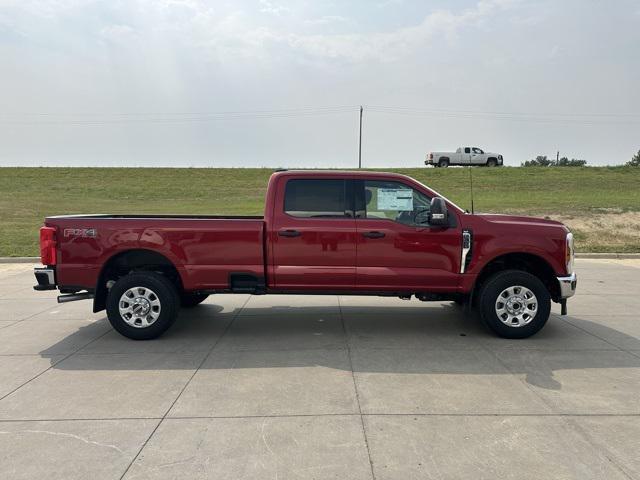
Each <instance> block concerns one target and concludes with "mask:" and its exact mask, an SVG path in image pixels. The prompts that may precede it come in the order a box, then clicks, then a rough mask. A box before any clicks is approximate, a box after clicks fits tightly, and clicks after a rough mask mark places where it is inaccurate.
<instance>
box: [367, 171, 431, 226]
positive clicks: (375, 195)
mask: <svg viewBox="0 0 640 480" xmlns="http://www.w3.org/2000/svg"><path fill="white" fill-rule="evenodd" d="M364 203H365V215H364V216H365V218H367V219H383V220H394V221H396V222H399V223H403V224H405V225H425V224H427V222H428V221H427V219H428V218H429V207H430V205H431V199H430V198H429V197H427V196H426V195H424V194H423V193H421V192H418V191H417V190H414V189H413V188H411V187H409V186H407V185H405V184H403V183H399V182H381V181H373V180H371V181H369V180H366V181H365V182H364Z"/></svg>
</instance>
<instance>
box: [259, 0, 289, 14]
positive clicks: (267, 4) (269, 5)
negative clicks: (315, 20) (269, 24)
mask: <svg viewBox="0 0 640 480" xmlns="http://www.w3.org/2000/svg"><path fill="white" fill-rule="evenodd" d="M260 5H261V7H260V11H261V12H262V13H270V14H272V15H276V16H280V15H282V14H285V13H289V12H290V11H291V10H290V9H289V8H288V7H285V6H284V5H280V4H279V3H276V2H273V1H271V0H260Z"/></svg>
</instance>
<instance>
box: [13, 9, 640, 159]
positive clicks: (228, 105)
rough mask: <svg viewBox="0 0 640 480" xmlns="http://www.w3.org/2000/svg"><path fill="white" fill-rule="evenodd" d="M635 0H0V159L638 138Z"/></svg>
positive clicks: (623, 150) (601, 155) (528, 146)
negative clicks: (359, 138)
mask: <svg viewBox="0 0 640 480" xmlns="http://www.w3.org/2000/svg"><path fill="white" fill-rule="evenodd" d="M638 25H640V0H610V1H604V0H600V1H597V0H480V1H477V0H448V1H443V0H437V1H430V0H353V1H338V0H333V1H332V0H291V1H284V0H233V1H204V0H126V1H124V0H109V1H97V0H93V1H91V0H87V1H82V0H42V1H35V0H0V61H1V63H0V65H1V66H0V69H1V70H0V166H14V165H24V166H132V167H133V166H178V167H304V168H314V167H341V168H351V167H356V166H357V165H358V121H359V108H360V105H362V106H363V132H362V163H363V166H364V167H375V168H384V167H418V166H420V165H423V162H424V158H425V155H426V153H427V152H428V151H431V150H433V151H442V150H455V149H456V148H457V147H458V146H461V145H471V146H479V147H481V148H483V149H485V150H487V151H492V152H497V153H501V154H502V155H504V158H505V163H506V164H508V165H519V164H520V162H522V161H524V160H528V159H531V158H534V157H535V156H537V155H548V156H550V157H555V155H556V152H557V151H560V156H566V157H568V158H580V159H585V160H587V161H588V163H589V164H591V165H599V164H619V163H624V162H626V161H627V160H629V159H630V158H631V156H632V155H633V154H634V153H635V152H637V151H638V150H639V149H640V87H639V86H640V28H638Z"/></svg>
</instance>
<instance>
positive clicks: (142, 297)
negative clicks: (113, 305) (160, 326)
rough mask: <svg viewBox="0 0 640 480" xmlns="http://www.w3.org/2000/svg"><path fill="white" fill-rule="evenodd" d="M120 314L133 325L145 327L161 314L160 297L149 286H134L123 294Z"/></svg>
mask: <svg viewBox="0 0 640 480" xmlns="http://www.w3.org/2000/svg"><path fill="white" fill-rule="evenodd" d="M118 307H119V310H120V316H121V317H122V319H123V320H124V321H125V322H126V323H127V324H128V325H131V326H132V327H135V328H145V327H148V326H149V325H151V324H153V323H154V322H155V321H156V320H157V319H158V317H159V316H160V309H161V305H160V299H159V298H158V296H157V295H156V294H155V292H154V291H153V290H151V289H149V288H147V287H132V288H130V289H129V290H127V291H126V292H124V293H123V294H122V296H121V297H120V302H118Z"/></svg>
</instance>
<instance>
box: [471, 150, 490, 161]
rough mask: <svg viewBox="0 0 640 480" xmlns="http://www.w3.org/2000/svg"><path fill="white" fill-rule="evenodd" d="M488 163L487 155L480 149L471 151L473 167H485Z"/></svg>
mask: <svg viewBox="0 0 640 480" xmlns="http://www.w3.org/2000/svg"><path fill="white" fill-rule="evenodd" d="M485 163H487V159H486V155H485V153H484V152H483V151H482V150H481V149H480V148H478V147H473V148H472V149H471V164H472V165H484V164H485Z"/></svg>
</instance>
